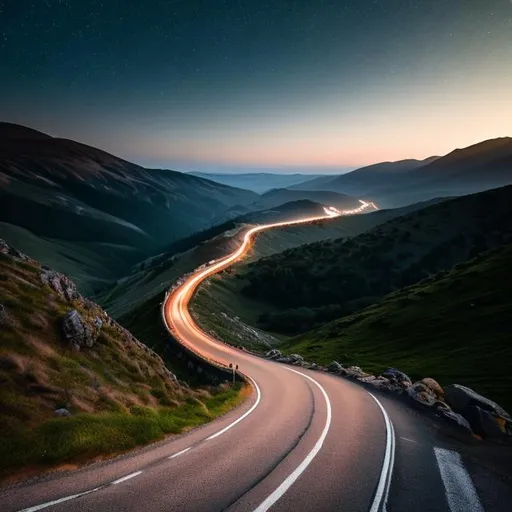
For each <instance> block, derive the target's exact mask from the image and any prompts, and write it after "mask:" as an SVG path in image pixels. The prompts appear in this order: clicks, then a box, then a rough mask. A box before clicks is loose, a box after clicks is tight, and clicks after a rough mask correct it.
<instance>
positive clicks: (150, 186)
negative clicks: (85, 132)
mask: <svg viewBox="0 0 512 512" xmlns="http://www.w3.org/2000/svg"><path fill="white" fill-rule="evenodd" d="M257 197H258V195H257V194H255V193H253V192H250V191H247V190H242V189H237V188H233V187H228V186H225V185H221V184H218V183H214V182H212V181H208V180H205V179H202V178H198V177H195V176H190V175H187V174H182V173H179V172H175V171H167V170H152V169H145V168H143V167H140V166H138V165H135V164H132V163H130V162H127V161H125V160H122V159H120V158H118V157H115V156H113V155H110V154H108V153H106V152H104V151H101V150H98V149H95V148H92V147H89V146H85V145H83V144H79V143H77V142H74V141H71V140H66V139H58V138H53V137H50V136H48V135H45V134H42V133H39V132H36V131H34V130H30V129H28V128H25V127H22V126H17V125H12V124H9V123H0V223H2V224H1V225H0V235H3V236H5V237H6V238H7V239H8V240H13V241H15V242H16V244H17V245H18V247H20V249H22V250H25V249H26V250H27V251H32V252H31V255H33V256H35V257H40V258H41V261H43V263H48V264H53V263H54V262H55V264H56V266H58V268H62V267H61V266H60V263H62V259H65V260H66V262H67V265H66V271H68V272H69V273H70V275H72V276H77V278H78V279H79V284H81V285H84V286H85V285H88V286H89V288H88V291H90V289H91V287H92V288H94V286H95V285H97V284H98V283H97V282H96V281H99V282H101V281H103V280H105V279H106V278H108V277H110V278H112V277H116V276H119V275H121V274H122V273H123V272H125V271H126V270H127V269H128V268H129V265H130V264H132V263H133V262H135V261H138V260H141V259H143V258H145V257H147V256H149V255H151V254H155V253H156V252H158V250H159V249H160V248H161V247H163V246H164V245H166V244H169V243H170V242H172V241H174V240H177V239H179V238H182V237H186V236H188V235H190V234H191V233H193V232H195V231H197V230H200V229H204V228H205V227H207V226H209V225H211V222H212V220H213V219H214V218H215V216H216V215H219V214H220V213H221V212H223V211H224V210H226V209H228V208H230V207H232V206H234V205H244V204H248V203H251V202H254V201H255V200H256V199H257ZM34 237H36V238H39V239H40V240H43V243H41V244H37V243H35V240H34ZM39 245H40V246H41V247H43V246H45V250H44V251H41V252H40V251H39V250H38V246H39ZM52 245H53V246H54V250H53V251H52V250H51V247H52ZM84 249H85V252H86V255H82V254H83V251H84ZM99 268H103V271H102V272H101V273H100V274H98V273H97V272H98V269H99Z"/></svg>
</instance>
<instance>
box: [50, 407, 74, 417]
mask: <svg viewBox="0 0 512 512" xmlns="http://www.w3.org/2000/svg"><path fill="white" fill-rule="evenodd" d="M53 414H55V416H59V417H61V418H69V416H71V413H70V412H69V411H68V410H67V409H64V408H62V409H56V410H55V412H54V413H53Z"/></svg>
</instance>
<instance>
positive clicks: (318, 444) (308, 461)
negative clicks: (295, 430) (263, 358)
mask: <svg viewBox="0 0 512 512" xmlns="http://www.w3.org/2000/svg"><path fill="white" fill-rule="evenodd" d="M286 369H287V370H289V371H291V372H294V373H297V374H299V375H302V376H303V377H305V378H306V379H309V380H310V381H311V382H313V384H315V385H316V386H318V388H319V389H320V391H321V392H322V394H323V396H324V398H325V404H326V406H327V417H326V420H325V426H324V429H323V431H322V433H321V435H320V437H319V438H318V441H317V442H316V444H315V446H314V447H313V449H312V450H311V451H310V452H309V453H308V454H307V456H306V458H305V459H304V460H303V461H302V462H301V463H300V464H299V465H298V466H297V468H296V469H295V470H294V471H293V472H292V473H291V474H290V475H289V476H288V477H287V478H286V480H284V482H283V483H282V484H281V485H280V486H279V487H278V488H277V489H276V490H275V491H274V492H273V493H272V494H271V495H270V496H269V497H268V498H267V499H266V500H265V501H264V502H263V503H262V504H261V505H260V506H259V507H258V508H257V509H255V511H254V512H265V511H267V510H268V509H269V508H270V507H271V506H272V505H273V504H274V503H275V502H276V501H277V500H279V498H281V497H282V496H283V495H284V493H285V492H286V491H287V490H288V489H289V488H290V487H291V486H292V485H293V484H294V482H295V481H296V480H297V479H298V478H299V476H300V475H301V474H302V473H303V472H304V470H305V469H306V468H307V467H308V466H309V465H310V464H311V462H312V460H313V459H314V458H315V457H316V455H317V454H318V452H319V451H320V449H321V448H322V445H323V444H324V441H325V438H326V436H327V432H329V427H330V426H331V418H332V412H331V402H330V400H329V397H328V396H327V393H326V392H325V389H324V388H323V387H322V386H321V385H320V384H319V383H318V382H317V381H316V380H315V379H313V378H311V377H310V376H309V375H306V374H304V373H302V372H298V371H297V370H292V369H291V368H286Z"/></svg>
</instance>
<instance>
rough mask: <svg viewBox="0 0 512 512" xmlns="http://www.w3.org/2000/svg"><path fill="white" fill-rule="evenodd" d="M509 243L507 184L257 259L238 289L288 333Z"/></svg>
mask: <svg viewBox="0 0 512 512" xmlns="http://www.w3.org/2000/svg"><path fill="white" fill-rule="evenodd" d="M511 240H512V186H508V187H503V188H500V189H495V190H490V191H486V192H481V193H478V194H474V195H470V196H464V197H460V198H456V199H451V200H447V201H444V202H442V203H439V204H434V205H432V206H429V207H427V208H423V209H421V210H418V211H415V212H413V213H410V214H408V215H403V216H400V217H397V218H395V219H393V220H390V221H388V222H386V223H384V224H380V225H379V226H377V227H375V228H373V229H371V230H369V231H367V232H365V233H362V234H361V235H358V236H356V237H354V238H350V239H348V240H346V239H336V240H328V241H324V242H318V243H314V244H308V245H303V246H301V247H298V248H295V249H290V250H287V251H284V252H281V253H279V254H275V255H273V256H270V257H268V258H262V259H260V260H258V261H256V262H255V263H252V264H250V265H249V266H248V269H247V271H246V272H245V273H244V275H243V279H244V282H245V283H247V284H246V286H245V288H244V293H245V294H246V295H247V296H248V297H250V298H252V299H256V300H258V301H263V302H265V303H267V304H269V309H275V308H277V309H278V312H277V313H272V314H270V315H263V316H262V318H261V323H260V327H262V328H265V329H267V330H271V331H275V332H282V333H286V334H293V333H298V332H300V331H301V330H302V331H303V330H307V329H308V328H311V327H312V326H313V325H315V324H321V323H323V322H325V321H326V320H329V319H333V318H336V317H340V316H342V315H344V314H349V313H351V312H354V311H357V310H358V309H361V308H362V307H364V306H366V305H369V304H371V303H374V302H375V301H376V300H378V299H379V298H380V297H383V296H384V295H386V294H387V293H390V292H391V291H393V290H396V289H398V288H402V287H404V286H408V285H411V284H414V283H416V282H418V281H420V280H421V279H424V278H425V277H428V276H429V275H431V274H433V273H435V272H438V271H440V270H445V269H449V268H451V267H452V266H453V265H455V264H457V263H459V262H462V261H465V260H467V259H469V258H471V257H473V256H475V255H477V254H479V253H480V252H483V251H485V250H488V249H491V248H493V247H498V246H500V245H504V244H506V243H509V242H510V241H511ZM270 307H271V308H270ZM305 308H307V310H306V309H305Z"/></svg>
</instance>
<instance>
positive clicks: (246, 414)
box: [205, 376, 261, 441]
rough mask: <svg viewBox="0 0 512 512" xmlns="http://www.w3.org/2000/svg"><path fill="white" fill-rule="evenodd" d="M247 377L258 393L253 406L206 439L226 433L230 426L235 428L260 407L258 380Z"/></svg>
mask: <svg viewBox="0 0 512 512" xmlns="http://www.w3.org/2000/svg"><path fill="white" fill-rule="evenodd" d="M247 378H248V379H249V380H250V381H251V382H252V384H253V385H254V387H255V388H256V395H257V396H256V402H254V404H253V406H252V407H251V408H250V409H249V410H248V411H247V412H246V413H244V414H242V416H240V418H238V419H236V420H235V421H233V423H230V424H229V425H228V426H227V427H224V428H223V429H222V430H219V431H218V432H217V433H215V434H212V435H211V436H210V437H207V438H206V439H205V441H209V440H210V439H215V438H216V437H219V436H220V435H222V434H224V432H227V431H228V430H229V429H230V428H233V427H234V426H235V425H236V424H238V423H240V422H241V421H242V420H244V419H245V418H247V416H249V414H251V413H252V412H253V411H254V409H256V407H258V404H259V403H260V400H261V391H260V388H259V386H258V384H256V381H255V380H254V379H252V378H251V377H249V376H247Z"/></svg>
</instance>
